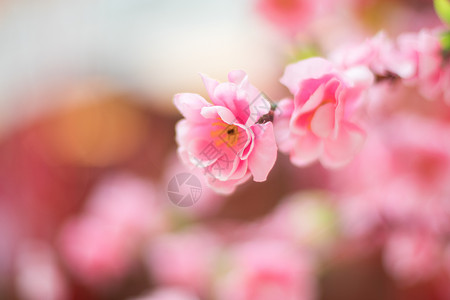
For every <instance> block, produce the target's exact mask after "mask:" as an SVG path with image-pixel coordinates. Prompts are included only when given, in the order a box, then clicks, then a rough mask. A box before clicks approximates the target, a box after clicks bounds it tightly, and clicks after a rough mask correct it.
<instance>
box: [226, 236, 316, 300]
mask: <svg viewBox="0 0 450 300" xmlns="http://www.w3.org/2000/svg"><path fill="white" fill-rule="evenodd" d="M230 263H231V269H230V270H229V271H228V273H227V274H226V275H225V277H224V281H223V282H220V283H219V285H218V293H219V295H218V299H223V300H225V299H235V300H263V299H267V300H269V299H286V300H294V299H305V300H308V299H314V298H315V293H316V291H315V280H314V275H313V269H312V263H311V261H310V259H309V257H308V256H307V255H306V254H305V253H304V252H302V251H301V250H300V249H298V248H295V247H293V246H292V245H291V244H289V243H284V242H281V241H277V240H270V239H267V240H252V241H248V242H246V243H243V244H239V245H236V246H235V248H233V249H232V250H231V254H230Z"/></svg>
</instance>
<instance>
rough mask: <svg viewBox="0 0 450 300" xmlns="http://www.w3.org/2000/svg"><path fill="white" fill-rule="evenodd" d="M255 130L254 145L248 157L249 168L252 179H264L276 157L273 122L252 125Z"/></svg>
mask: <svg viewBox="0 0 450 300" xmlns="http://www.w3.org/2000/svg"><path fill="white" fill-rule="evenodd" d="M252 129H253V131H254V132H255V146H254V148H253V151H252V152H251V154H250V156H249V158H248V165H249V169H250V171H251V172H252V175H253V180H254V181H258V182H260V181H265V180H266V179H267V175H269V172H270V170H272V167H273V165H274V164H275V161H276V159H277V145H276V142H275V135H274V132H273V124H272V123H265V124H258V125H255V126H253V127H252Z"/></svg>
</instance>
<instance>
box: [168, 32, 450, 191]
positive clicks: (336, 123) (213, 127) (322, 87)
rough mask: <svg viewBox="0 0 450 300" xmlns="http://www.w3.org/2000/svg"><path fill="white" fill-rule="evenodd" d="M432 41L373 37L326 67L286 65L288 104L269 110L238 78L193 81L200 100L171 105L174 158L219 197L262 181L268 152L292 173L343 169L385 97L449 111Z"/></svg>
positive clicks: (446, 77) (428, 37)
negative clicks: (407, 92) (402, 96)
mask: <svg viewBox="0 0 450 300" xmlns="http://www.w3.org/2000/svg"><path fill="white" fill-rule="evenodd" d="M439 34H440V32H439V30H434V31H430V30H422V31H420V32H418V33H407V34H402V35H400V36H399V37H398V38H397V39H396V41H392V40H390V39H389V38H387V37H386V35H385V34H383V33H380V34H378V35H376V36H375V37H373V38H371V39H368V40H366V41H365V42H363V43H361V44H356V45H351V46H347V47H342V48H339V49H336V50H335V51H334V52H332V53H330V55H329V58H328V59H327V58H320V57H311V58H307V59H304V60H301V61H298V62H296V63H293V64H290V65H288V66H287V67H286V68H285V71H284V74H283V76H282V77H281V79H280V82H281V83H282V84H283V85H284V86H286V87H287V88H288V90H289V91H290V93H291V95H292V96H291V97H288V98H286V99H283V100H281V101H278V102H276V103H274V102H271V101H270V100H268V99H267V98H266V97H265V96H264V95H263V94H262V93H261V92H260V91H259V90H258V89H257V88H255V87H254V86H253V85H251V84H250V83H249V79H248V76H247V75H246V73H245V72H243V71H232V72H230V73H229V75H228V78H229V82H225V83H219V82H217V81H216V80H213V79H210V78H209V77H207V76H205V75H202V78H203V81H204V84H205V86H206V89H207V92H208V95H209V99H210V101H207V100H205V99H204V98H203V97H201V96H200V95H196V94H187V93H184V94H177V95H176V96H175V98H174V102H175V105H176V107H177V108H178V109H179V111H180V112H181V113H182V114H183V116H184V117H185V119H183V120H181V121H180V122H179V123H178V124H177V128H176V132H177V137H176V140H177V143H178V145H179V148H178V152H179V154H180V157H181V158H182V160H183V161H184V162H185V164H186V165H189V166H191V167H192V168H200V169H201V170H202V171H203V172H204V173H205V175H206V176H207V177H208V184H209V186H210V187H211V188H212V189H214V190H215V191H217V192H221V193H231V192H233V191H234V189H235V187H236V186H237V185H239V184H242V183H243V182H245V181H247V180H248V179H249V178H250V177H253V180H254V181H257V182H260V181H265V180H266V178H267V176H268V174H269V172H270V170H271V169H272V167H273V166H274V164H275V161H276V158H277V149H279V150H280V151H281V152H282V153H287V154H289V156H290V160H291V162H292V163H293V164H294V165H296V166H300V167H301V166H306V165H309V164H311V163H314V162H316V161H319V162H320V163H321V164H322V165H323V166H324V167H325V168H330V169H336V168H340V167H343V166H345V165H347V164H348V163H349V162H351V160H352V159H353V158H354V157H355V155H357V154H358V153H359V152H360V150H361V149H362V148H363V147H364V141H365V139H366V135H367V130H366V127H367V126H370V125H371V124H368V123H370V122H371V120H369V118H375V117H377V113H376V112H374V110H376V109H377V108H381V109H385V108H386V107H389V106H391V105H394V102H395V99H389V98H390V96H391V92H390V90H391V89H393V88H395V87H398V86H400V85H402V86H405V87H414V88H416V89H417V90H418V93H419V94H420V95H422V96H423V97H424V98H425V99H428V100H433V101H437V102H444V103H446V104H447V105H450V93H449V90H448V88H446V87H448V86H450V64H448V58H447V57H446V55H445V54H444V51H443V49H442V46H441V43H440V40H439ZM394 86H395V87H394ZM397 98H399V97H397ZM378 115H382V113H381V112H378Z"/></svg>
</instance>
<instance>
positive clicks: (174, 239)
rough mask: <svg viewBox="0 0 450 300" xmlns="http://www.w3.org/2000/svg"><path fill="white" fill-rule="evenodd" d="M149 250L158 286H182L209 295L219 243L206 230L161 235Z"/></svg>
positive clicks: (149, 265) (151, 265)
mask: <svg viewBox="0 0 450 300" xmlns="http://www.w3.org/2000/svg"><path fill="white" fill-rule="evenodd" d="M148 246H149V247H148V250H147V253H148V254H147V258H146V261H147V264H148V268H149V271H150V274H151V277H152V278H154V279H155V281H156V282H157V283H158V284H161V285H167V286H178V287H180V288H183V289H185V290H187V291H190V292H192V293H195V294H197V295H205V293H207V291H208V288H209V287H210V285H211V283H212V275H213V272H214V265H213V263H214V259H215V258H216V255H217V253H218V251H219V245H218V240H217V239H216V238H215V237H214V236H213V235H212V234H211V233H209V232H207V231H205V230H203V229H196V230H193V229H190V230H189V231H186V232H182V233H172V234H166V235H161V236H159V237H157V238H155V239H153V240H152V241H151V242H150V243H149V245H148Z"/></svg>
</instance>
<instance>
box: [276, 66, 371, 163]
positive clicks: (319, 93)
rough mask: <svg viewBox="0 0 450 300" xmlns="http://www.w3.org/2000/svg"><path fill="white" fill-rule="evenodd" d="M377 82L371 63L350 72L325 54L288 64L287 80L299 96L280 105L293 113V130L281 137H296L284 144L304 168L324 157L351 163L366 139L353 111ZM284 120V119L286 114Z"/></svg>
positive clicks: (289, 87)
mask: <svg viewBox="0 0 450 300" xmlns="http://www.w3.org/2000/svg"><path fill="white" fill-rule="evenodd" d="M372 81H373V75H372V73H371V72H370V71H369V70H368V69H367V68H365V67H356V68H352V69H349V70H346V71H345V72H344V71H340V70H338V69H336V68H335V66H334V65H333V64H332V63H331V62H329V61H327V60H325V59H321V58H310V59H306V60H303V61H300V62H297V63H295V64H292V65H289V66H287V67H286V70H285V73H284V75H283V77H282V78H281V83H283V84H284V85H285V86H286V87H288V89H289V90H290V92H291V93H292V94H293V95H294V101H293V102H288V103H286V101H289V100H284V101H285V102H284V103H280V105H281V106H282V107H283V108H284V110H286V112H292V115H291V117H290V123H289V134H287V133H286V132H278V133H277V135H282V136H284V137H285V138H286V137H287V139H290V140H292V141H291V142H289V145H287V146H285V145H283V146H282V148H281V147H280V148H281V149H283V150H285V151H286V152H289V153H290V157H291V161H292V163H293V164H295V165H297V166H304V165H307V164H310V163H312V162H314V161H316V160H320V162H321V163H322V164H323V165H324V166H326V167H329V168H336V167H340V166H343V165H345V164H347V163H348V162H350V160H351V159H352V158H353V156H354V155H355V154H356V153H357V152H358V151H359V149H360V148H361V146H362V144H363V142H364V139H365V133H364V131H363V130H362V129H361V128H360V126H359V125H358V124H357V123H355V122H354V121H353V120H352V115H353V113H354V111H355V109H356V108H357V105H358V104H359V103H358V102H359V100H360V96H361V93H362V92H363V91H364V90H365V89H366V88H367V87H368V86H370V84H371V83H372ZM284 114H285V116H288V115H289V114H288V113H284ZM275 121H276V122H278V121H277V120H276V119H275ZM279 121H282V122H283V120H282V117H281V118H279ZM283 129H284V130H286V128H283ZM282 143H283V142H282ZM283 144H284V143H283Z"/></svg>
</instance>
